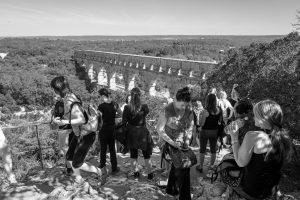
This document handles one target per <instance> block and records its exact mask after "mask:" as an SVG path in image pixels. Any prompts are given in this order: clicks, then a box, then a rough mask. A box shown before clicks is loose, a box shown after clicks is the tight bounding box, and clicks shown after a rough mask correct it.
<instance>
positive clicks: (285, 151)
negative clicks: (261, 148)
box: [265, 126, 292, 162]
mask: <svg viewBox="0 0 300 200" xmlns="http://www.w3.org/2000/svg"><path fill="white" fill-rule="evenodd" d="M270 139H271V146H272V147H271V148H270V150H269V151H268V152H267V154H266V157H265V160H277V161H281V162H283V161H286V162H289V161H290V160H291V158H292V144H291V140H290V138H289V136H288V131H287V130H286V129H283V128H282V127H281V126H280V127H278V126H275V127H274V128H273V129H272V130H271V132H270Z"/></svg>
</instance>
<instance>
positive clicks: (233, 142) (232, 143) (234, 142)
mask: <svg viewBox="0 0 300 200" xmlns="http://www.w3.org/2000/svg"><path fill="white" fill-rule="evenodd" d="M236 143H239V141H238V140H233V141H231V146H233V145H235V144H236Z"/></svg>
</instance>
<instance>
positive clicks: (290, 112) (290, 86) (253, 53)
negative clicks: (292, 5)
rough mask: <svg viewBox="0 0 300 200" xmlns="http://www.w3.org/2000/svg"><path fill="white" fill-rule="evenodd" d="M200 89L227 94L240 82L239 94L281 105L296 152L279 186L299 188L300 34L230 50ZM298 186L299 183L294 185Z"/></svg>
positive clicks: (288, 188)
mask: <svg viewBox="0 0 300 200" xmlns="http://www.w3.org/2000/svg"><path fill="white" fill-rule="evenodd" d="M219 67H220V68H219V69H217V70H216V71H215V73H214V74H213V75H211V76H210V77H209V78H208V80H207V85H203V88H206V89H208V88H210V87H217V88H218V89H219V90H220V89H224V90H225V91H226V92H227V94H229V95H230V92H231V89H232V86H233V84H235V83H237V84H239V85H240V87H239V92H240V93H241V96H242V97H245V96H248V97H249V98H251V99H253V101H254V102H258V101H260V100H262V99H266V98H269V99H273V100H275V101H277V102H278V103H279V104H280V105H281V106H282V108H283V112H284V115H285V116H284V123H285V127H287V128H288V129H289V130H290V135H291V138H292V139H293V143H294V147H295V154H294V156H293V161H292V162H291V163H289V164H287V165H286V166H285V167H284V173H285V174H287V176H284V179H282V186H284V187H286V189H287V190H293V189H296V188H297V189H298V190H299V180H300V173H299V167H300V166H299V163H300V89H299V88H300V36H299V35H298V34H297V33H291V34H289V35H288V36H286V37H284V38H282V39H278V40H275V41H273V42H271V43H261V44H251V45H250V46H248V47H243V48H239V49H236V50H232V51H230V52H229V53H228V56H227V58H226V59H225V60H224V63H223V65H222V66H219ZM297 185H298V186H297Z"/></svg>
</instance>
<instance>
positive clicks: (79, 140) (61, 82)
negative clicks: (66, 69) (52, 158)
mask: <svg viewBox="0 0 300 200" xmlns="http://www.w3.org/2000/svg"><path fill="white" fill-rule="evenodd" d="M51 87H52V88H53V89H54V91H55V93H56V94H58V95H60V96H61V98H63V100H64V117H63V118H60V117H57V118H55V119H53V122H54V123H56V124H57V125H59V126H64V125H71V127H72V133H70V134H69V137H71V138H69V140H70V141H71V142H70V144H69V149H68V151H67V153H66V158H67V160H68V161H70V163H71V165H72V169H73V171H74V175H75V180H74V183H73V186H74V187H81V186H83V185H84V183H85V181H84V179H83V178H82V176H81V173H80V170H84V171H87V172H93V173H96V174H97V175H98V176H100V177H101V175H102V172H101V169H100V168H98V167H95V166H93V165H88V164H87V163H85V162H84V160H85V157H86V155H87V153H88V152H89V149H90V148H91V146H92V145H93V143H94V140H95V137H96V133H95V132H92V133H89V134H87V135H85V136H83V137H81V129H80V126H81V125H82V124H85V123H86V120H87V119H86V118H85V116H84V113H83V112H82V109H81V108H80V105H79V104H78V103H75V104H74V102H81V100H80V99H79V97H77V96H76V95H75V94H74V93H73V92H72V90H71V89H70V87H69V83H68V80H67V78H66V77H64V76H58V77H55V78H54V79H53V80H52V81H51ZM71 105H72V109H71Z"/></svg>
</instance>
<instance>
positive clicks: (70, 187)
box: [66, 178, 88, 191]
mask: <svg viewBox="0 0 300 200" xmlns="http://www.w3.org/2000/svg"><path fill="white" fill-rule="evenodd" d="M86 184H88V183H87V182H85V180H84V179H83V178H81V180H80V181H77V180H76V179H75V180H74V182H73V183H71V185H68V186H67V187H66V190H67V191H70V190H77V189H82V188H83V186H84V185H86Z"/></svg>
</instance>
